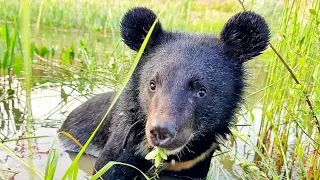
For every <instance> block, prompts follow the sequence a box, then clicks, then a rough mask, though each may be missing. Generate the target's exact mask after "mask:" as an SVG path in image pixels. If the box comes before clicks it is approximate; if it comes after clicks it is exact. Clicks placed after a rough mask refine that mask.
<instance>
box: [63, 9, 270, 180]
mask: <svg viewBox="0 0 320 180" xmlns="http://www.w3.org/2000/svg"><path fill="white" fill-rule="evenodd" d="M155 20H156V15H155V13H154V12H152V11H151V10H149V9H147V8H144V7H136V8H133V9H131V10H129V11H128V12H127V13H126V14H125V15H124V17H123V18H122V21H121V36H122V38H123V41H124V43H125V44H126V45H128V46H129V47H130V48H131V49H132V50H135V51H138V50H139V48H140V46H141V44H142V42H143V40H144V38H145V37H146V35H147V33H148V30H149V29H150V27H151V26H152V24H153V22H154V21H155ZM269 38H270V31H269V28H268V25H267V24H266V22H265V20H264V19H263V18H262V17H261V16H260V15H258V14H256V13H254V12H241V13H238V14H236V15H234V16H233V17H231V18H230V19H229V20H228V22H227V23H226V24H225V26H224V27H223V29H222V31H221V33H220V37H216V36H214V35H211V34H192V33H184V32H173V31H165V30H163V29H162V27H161V24H160V22H158V23H157V24H156V26H155V29H154V31H153V33H152V35H151V37H150V39H149V41H148V44H147V46H146V49H145V51H144V53H143V55H142V57H141V59H140V62H139V63H138V66H137V68H136V69H135V71H134V73H133V76H132V77H131V79H130V81H129V83H128V85H127V87H126V88H125V90H124V91H123V93H122V94H121V96H120V98H119V100H118V101H117V103H116V104H115V106H114V107H113V109H112V111H111V112H110V113H109V115H108V116H107V119H106V121H105V122H104V123H103V125H102V127H101V128H100V129H99V131H98V132H97V134H96V135H95V137H94V139H93V141H92V142H91V145H90V146H89V148H88V152H89V153H91V154H92V155H95V156H97V158H98V159H97V162H96V169H98V170H99V169H101V168H102V167H103V166H104V165H105V164H106V163H108V162H109V161H118V162H124V163H128V164H131V165H134V166H135V167H137V168H139V169H140V170H142V171H144V172H148V171H149V170H150V168H151V167H152V166H153V162H152V161H150V160H146V159H145V155H146V154H147V153H148V152H150V151H151V150H152V149H153V148H154V147H161V148H163V149H165V150H166V151H167V153H168V154H169V157H168V160H166V161H164V163H163V164H162V168H161V171H160V176H172V177H177V178H178V179H203V178H205V177H206V175H207V172H208V170H209V167H210V161H211V157H212V154H213V152H214V150H215V149H216V148H217V146H216V144H217V143H218V141H217V138H218V137H225V135H226V134H228V133H230V130H229V125H230V123H231V122H232V120H233V117H234V114H235V111H236V109H237V107H238V105H239V103H240V102H241V100H242V98H241V97H242V94H243V89H244V86H245V83H244V75H245V74H244V67H243V63H244V62H246V61H248V60H250V59H252V58H253V57H255V56H257V55H259V54H261V53H262V51H264V50H265V49H266V48H267V45H268V41H269ZM114 95H115V93H114V92H108V93H104V94H100V95H97V96H95V97H93V98H91V99H89V100H88V101H87V102H85V103H84V104H82V105H81V106H79V107H78V108H76V109H75V110H74V111H73V112H72V113H71V114H70V115H69V116H68V117H67V119H66V120H65V122H64V123H63V125H62V127H61V129H60V131H66V132H69V133H70V134H72V135H73V136H74V137H75V138H76V139H77V140H79V141H80V143H81V144H84V143H85V142H86V141H87V139H88V137H89V136H90V135H91V133H92V132H93V130H94V129H95V128H96V126H97V124H98V123H99V122H100V120H101V119H102V117H103V116H104V114H105V112H106V110H107V109H108V107H109V105H110V103H111V101H112V99H113V97H114ZM61 139H62V143H63V144H64V146H65V147H66V148H67V150H69V151H79V148H78V146H77V145H76V144H75V143H74V142H73V141H72V140H70V139H69V138H66V137H64V136H61ZM173 162H175V163H173ZM138 176H140V174H139V172H138V171H137V170H135V169H133V168H130V167H127V166H120V165H117V166H114V167H112V168H111V169H110V170H109V171H107V172H106V173H105V174H104V175H103V178H104V179H111V180H113V179H134V178H135V177H138Z"/></svg>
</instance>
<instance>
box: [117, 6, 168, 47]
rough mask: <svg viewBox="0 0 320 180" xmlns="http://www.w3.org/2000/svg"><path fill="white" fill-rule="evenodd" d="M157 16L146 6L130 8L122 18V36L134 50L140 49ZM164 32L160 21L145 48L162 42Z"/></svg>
mask: <svg viewBox="0 0 320 180" xmlns="http://www.w3.org/2000/svg"><path fill="white" fill-rule="evenodd" d="M156 18H157V16H156V14H155V13H154V12H153V11H151V10H150V9H147V8H145V7H135V8H133V9H131V10H129V11H128V12H127V13H126V14H125V15H124V16H123V18H122V20H121V36H122V39H123V41H124V43H125V44H126V45H128V46H129V47H130V48H131V49H132V50H135V51H138V50H139V49H140V46H141V45H142V43H143V41H144V39H145V37H146V36H147V33H148V31H149V29H150V28H151V26H152V24H153V23H154V21H155V20H156ZM163 32H164V31H163V30H162V27H161V24H160V22H159V21H158V22H157V24H156V26H155V28H154V29H153V32H152V34H151V37H150V38H149V41H148V44H147V46H146V48H145V50H148V49H150V48H152V47H154V46H156V45H158V44H160V41H161V36H162V35H163Z"/></svg>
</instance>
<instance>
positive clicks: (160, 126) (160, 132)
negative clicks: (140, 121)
mask: <svg viewBox="0 0 320 180" xmlns="http://www.w3.org/2000/svg"><path fill="white" fill-rule="evenodd" d="M157 122H158V123H154V124H153V125H152V128H151V130H150V134H151V139H152V142H153V144H154V145H155V146H162V145H165V144H166V143H168V142H169V141H170V140H171V139H172V138H173V137H174V136H175V135H176V130H175V128H174V126H172V125H171V124H169V123H166V121H164V120H158V121H157Z"/></svg>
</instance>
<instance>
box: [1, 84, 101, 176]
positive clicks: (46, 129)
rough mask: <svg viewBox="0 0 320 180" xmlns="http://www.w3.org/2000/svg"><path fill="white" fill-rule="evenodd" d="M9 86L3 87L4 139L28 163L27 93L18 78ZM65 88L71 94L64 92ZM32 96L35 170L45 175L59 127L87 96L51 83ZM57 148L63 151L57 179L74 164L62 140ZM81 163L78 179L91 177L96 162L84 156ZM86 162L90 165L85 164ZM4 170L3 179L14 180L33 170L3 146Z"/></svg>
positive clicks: (2, 118) (2, 168) (2, 136)
mask: <svg viewBox="0 0 320 180" xmlns="http://www.w3.org/2000/svg"><path fill="white" fill-rule="evenodd" d="M5 88H9V86H4V88H3V89H0V140H1V141H2V142H3V143H4V144H5V145H6V146H8V147H9V148H10V149H12V150H14V152H15V153H16V154H17V155H18V156H19V157H21V158H23V159H24V160H25V161H26V162H28V157H27V148H28V146H27V141H26V140H25V139H21V137H28V136H27V135H26V134H25V132H26V122H25V113H24V109H25V102H24V101H25V94H24V93H25V92H24V91H23V90H21V89H22V88H21V84H20V83H19V81H18V80H14V81H13V82H12V84H11V86H10V89H5ZM62 89H63V92H64V93H65V94H67V97H65V96H62V95H61V92H62ZM94 92H95V93H100V92H101V90H100V89H99V90H94ZM31 97H32V117H33V120H34V125H33V127H32V129H33V132H32V134H33V135H34V136H35V138H33V139H32V141H33V142H34V143H33V144H34V147H31V148H32V150H33V152H34V157H35V160H34V161H35V169H37V170H38V171H39V172H40V173H41V174H44V172H45V167H46V162H47V158H48V152H49V150H50V146H51V143H52V141H53V138H54V136H55V135H56V132H57V128H58V127H59V126H60V124H61V122H62V121H63V120H64V119H65V118H66V116H67V115H68V114H69V113H70V112H71V111H72V110H73V109H74V108H76V107H77V106H79V105H80V104H81V103H83V102H84V101H85V100H86V99H87V98H86V97H85V96H83V95H81V94H80V93H78V92H76V91H73V89H72V88H69V87H68V86H62V85H59V84H49V83H47V84H44V85H41V87H39V86H38V88H36V89H33V91H32V96H31ZM38 136H39V137H38ZM42 136H48V137H45V138H44V137H42ZM55 148H56V149H57V150H58V152H60V158H59V160H58V166H57V170H56V174H55V179H61V178H62V176H63V175H64V173H65V171H66V170H67V168H68V167H69V165H70V164H71V162H72V160H71V158H72V157H71V158H70V157H69V154H68V153H66V152H63V151H62V148H61V147H60V146H59V142H55ZM81 162H82V163H81ZM81 162H80V164H79V167H80V168H81V169H80V170H79V175H78V179H87V178H86V176H88V175H91V174H92V169H93V167H92V165H93V164H94V161H93V163H91V161H89V160H88V158H86V157H84V158H83V159H81ZM88 162H90V163H88ZM83 165H89V166H88V167H84V166H83ZM90 165H91V166H90ZM0 170H1V171H0V179H11V178H12V177H14V179H19V180H20V179H21V180H23V179H29V171H28V170H27V169H26V168H25V167H24V166H23V165H21V164H20V163H19V162H17V161H16V160H15V159H14V158H12V157H10V156H9V155H8V153H7V152H6V151H4V150H2V149H0Z"/></svg>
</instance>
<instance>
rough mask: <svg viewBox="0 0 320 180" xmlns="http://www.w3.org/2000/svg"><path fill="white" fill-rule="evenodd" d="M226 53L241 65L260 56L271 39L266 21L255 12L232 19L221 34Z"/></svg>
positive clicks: (240, 14)
mask: <svg viewBox="0 0 320 180" xmlns="http://www.w3.org/2000/svg"><path fill="white" fill-rule="evenodd" d="M220 38H221V40H222V41H223V42H224V45H225V49H226V52H227V53H228V55H231V56H232V57H233V58H236V60H237V61H238V62H240V63H243V62H245V61H248V60H250V59H252V58H253V57H255V56H258V55H260V54H261V53H262V51H264V50H265V49H266V48H267V46H268V42H269V39H270V30H269V27H268V25H267V23H266V21H265V20H264V19H263V17H261V16H260V15H258V14H256V13H254V12H250V11H247V12H241V13H238V14H236V15H234V16H233V17H231V18H230V19H229V20H228V22H227V23H226V24H225V25H224V28H223V30H222V31H221V34H220Z"/></svg>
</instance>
